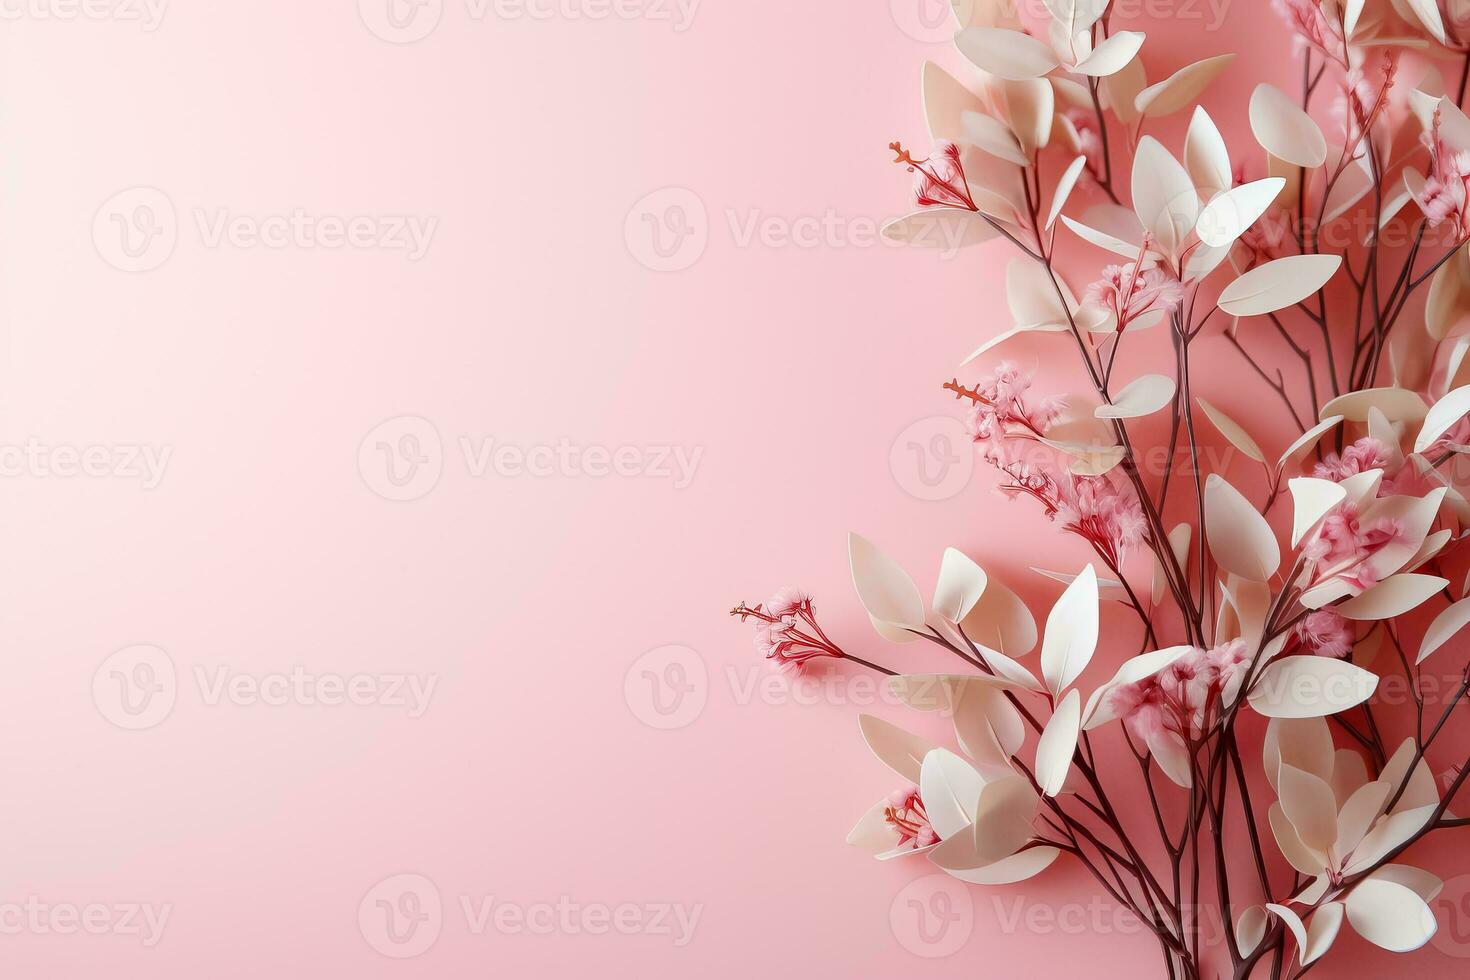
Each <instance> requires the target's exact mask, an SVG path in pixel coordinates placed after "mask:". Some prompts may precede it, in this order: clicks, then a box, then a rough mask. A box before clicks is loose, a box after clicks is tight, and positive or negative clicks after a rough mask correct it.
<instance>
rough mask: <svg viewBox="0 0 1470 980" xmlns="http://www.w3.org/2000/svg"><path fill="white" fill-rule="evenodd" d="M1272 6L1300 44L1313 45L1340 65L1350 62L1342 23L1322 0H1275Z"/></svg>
mask: <svg viewBox="0 0 1470 980" xmlns="http://www.w3.org/2000/svg"><path fill="white" fill-rule="evenodd" d="M1271 7H1272V9H1274V10H1275V11H1276V14H1277V16H1278V17H1280V18H1281V19H1282V20H1284V21H1286V24H1287V27H1289V28H1290V29H1291V31H1292V33H1293V34H1295V35H1296V38H1295V40H1296V44H1297V47H1298V48H1302V47H1308V46H1310V47H1313V48H1316V49H1317V50H1318V51H1320V52H1322V53H1323V54H1325V55H1327V56H1328V57H1329V58H1331V59H1332V60H1333V61H1336V62H1337V63H1338V64H1340V65H1345V64H1347V50H1346V46H1345V45H1344V43H1343V38H1342V24H1341V23H1340V22H1338V21H1336V20H1335V19H1334V18H1332V17H1329V16H1328V15H1327V13H1326V12H1325V11H1323V9H1322V3H1321V0H1271Z"/></svg>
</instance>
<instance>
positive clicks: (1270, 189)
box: [1194, 177, 1286, 248]
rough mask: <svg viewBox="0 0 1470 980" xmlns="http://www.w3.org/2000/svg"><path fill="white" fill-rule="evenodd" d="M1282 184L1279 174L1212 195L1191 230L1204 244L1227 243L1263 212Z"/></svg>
mask: <svg viewBox="0 0 1470 980" xmlns="http://www.w3.org/2000/svg"><path fill="white" fill-rule="evenodd" d="M1285 186H1286V181H1285V180H1283V179H1282V178H1280V177H1267V178H1265V179H1264V180H1253V181H1251V182H1250V183H1249V184H1241V185H1240V186H1239V187H1233V188H1231V189H1230V190H1227V191H1224V192H1222V193H1220V194H1217V195H1215V197H1214V198H1213V199H1212V200H1211V201H1210V203H1209V204H1207V205H1205V208H1204V210H1203V211H1201V212H1200V215H1199V220H1198V221H1197V222H1195V226H1194V230H1195V234H1197V235H1198V236H1199V239H1200V241H1202V242H1204V243H1205V244H1206V245H1213V246H1215V247H1217V248H1223V247H1224V246H1226V245H1229V244H1230V243H1231V242H1233V241H1235V240H1236V239H1237V238H1239V237H1240V236H1241V235H1243V234H1245V232H1246V230H1247V229H1248V228H1250V226H1251V225H1253V224H1255V223H1256V220H1257V219H1258V218H1260V216H1261V215H1263V214H1265V213H1266V209H1267V208H1269V207H1270V206H1271V202H1273V201H1275V200H1276V197H1277V195H1279V194H1280V193H1281V189H1282V188H1283V187H1285Z"/></svg>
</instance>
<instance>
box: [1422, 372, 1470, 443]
mask: <svg viewBox="0 0 1470 980" xmlns="http://www.w3.org/2000/svg"><path fill="white" fill-rule="evenodd" d="M1466 414H1470V385H1465V386H1464V387H1462V388H1456V389H1455V390H1454V391H1451V392H1450V393H1449V394H1447V395H1445V396H1444V397H1443V398H1441V399H1440V400H1439V401H1437V402H1435V403H1434V405H1433V406H1432V407H1431V408H1430V409H1429V412H1428V414H1426V415H1425V416H1424V427H1423V428H1422V429H1420V430H1419V435H1418V437H1417V438H1416V439H1415V440H1414V452H1416V453H1422V452H1424V451H1425V450H1427V449H1428V448H1429V447H1430V446H1432V445H1434V443H1435V442H1437V441H1438V440H1439V437H1440V436H1442V435H1444V434H1445V433H1446V432H1448V431H1450V429H1451V428H1453V427H1454V425H1455V423H1456V422H1458V421H1460V420H1461V419H1462V418H1464V417H1465V416H1466Z"/></svg>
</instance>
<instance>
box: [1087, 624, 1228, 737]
mask: <svg viewBox="0 0 1470 980" xmlns="http://www.w3.org/2000/svg"><path fill="white" fill-rule="evenodd" d="M1249 660H1250V657H1249V651H1248V649H1247V647H1246V643H1245V641H1244V640H1231V641H1230V642H1229V643H1222V644H1221V645H1219V646H1217V647H1212V648H1211V649H1209V650H1201V649H1199V648H1197V647H1196V648H1195V649H1193V650H1191V651H1190V652H1189V653H1187V654H1185V655H1184V656H1182V657H1180V658H1179V659H1178V660H1176V661H1174V663H1173V664H1172V665H1170V666H1169V667H1167V668H1165V669H1164V670H1162V671H1160V672H1159V673H1158V674H1155V675H1154V676H1153V677H1147V678H1144V679H1143V680H1141V681H1137V682H1135V683H1133V684H1125V685H1124V686H1122V687H1120V688H1117V689H1116V690H1114V691H1113V692H1112V693H1110V694H1109V695H1108V698H1109V702H1110V705H1111V707H1112V708H1113V710H1115V711H1116V712H1117V713H1118V715H1119V716H1120V717H1121V718H1122V719H1123V720H1124V723H1125V724H1126V725H1127V726H1128V729H1129V731H1131V732H1132V733H1133V734H1134V735H1135V736H1136V737H1137V738H1139V739H1141V740H1142V741H1144V742H1146V743H1148V744H1149V745H1155V744H1157V742H1158V740H1159V738H1160V736H1164V735H1176V736H1178V737H1179V738H1181V739H1183V740H1184V741H1185V742H1192V741H1197V740H1199V739H1200V738H1201V737H1203V736H1204V734H1205V733H1206V732H1207V731H1209V729H1210V728H1211V727H1213V725H1214V723H1215V721H1216V720H1217V719H1218V718H1219V717H1220V713H1221V711H1222V710H1223V709H1224V708H1227V707H1229V705H1230V703H1231V701H1232V700H1233V699H1234V697H1235V694H1236V693H1237V690H1238V688H1239V685H1240V681H1242V680H1243V679H1244V673H1245V669H1246V666H1247V665H1248V663H1249Z"/></svg>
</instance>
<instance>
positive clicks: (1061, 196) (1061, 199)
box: [1046, 156, 1087, 228]
mask: <svg viewBox="0 0 1470 980" xmlns="http://www.w3.org/2000/svg"><path fill="white" fill-rule="evenodd" d="M1086 164H1087V157H1085V156H1080V157H1078V158H1077V159H1075V160H1073V161H1072V162H1071V163H1070V164H1068V165H1067V169H1066V170H1064V171H1062V177H1061V179H1060V180H1058V181H1057V189H1056V193H1054V194H1053V195H1052V198H1051V209H1050V210H1049V211H1048V212H1047V215H1046V226H1047V227H1048V228H1050V227H1051V226H1052V225H1054V224H1056V222H1057V216H1058V215H1059V214H1061V213H1062V208H1063V207H1064V206H1065V205H1066V203H1067V198H1069V197H1071V196H1072V188H1074V187H1076V186H1077V178H1078V177H1080V176H1082V168H1083V166H1085V165H1086Z"/></svg>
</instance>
